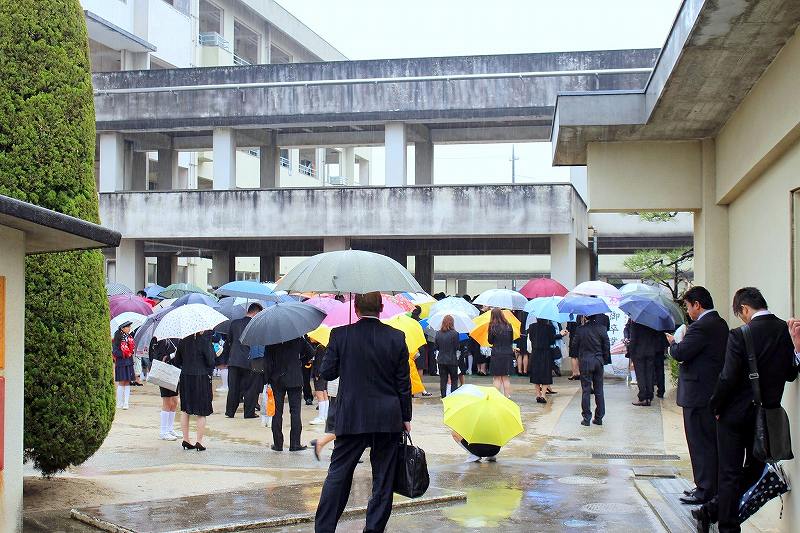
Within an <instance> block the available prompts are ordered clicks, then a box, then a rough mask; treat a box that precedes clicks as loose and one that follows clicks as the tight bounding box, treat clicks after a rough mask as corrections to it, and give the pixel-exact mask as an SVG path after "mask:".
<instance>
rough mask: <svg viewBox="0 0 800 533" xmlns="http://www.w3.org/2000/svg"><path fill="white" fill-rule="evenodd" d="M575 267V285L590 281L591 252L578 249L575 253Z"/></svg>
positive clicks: (585, 249) (586, 249)
mask: <svg viewBox="0 0 800 533" xmlns="http://www.w3.org/2000/svg"><path fill="white" fill-rule="evenodd" d="M576 260H577V266H576V271H575V281H576V283H583V282H584V281H589V280H591V279H592V273H591V270H592V252H591V250H589V249H588V248H579V249H578V250H577V251H576Z"/></svg>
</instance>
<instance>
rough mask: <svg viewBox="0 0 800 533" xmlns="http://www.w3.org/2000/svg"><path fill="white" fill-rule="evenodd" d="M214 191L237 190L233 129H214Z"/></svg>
mask: <svg viewBox="0 0 800 533" xmlns="http://www.w3.org/2000/svg"><path fill="white" fill-rule="evenodd" d="M213 147H214V155H213V158H214V190H216V191H224V190H230V189H235V188H236V135H234V131H233V129H231V128H214V138H213Z"/></svg>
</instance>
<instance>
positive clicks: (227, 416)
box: [225, 415, 234, 418]
mask: <svg viewBox="0 0 800 533" xmlns="http://www.w3.org/2000/svg"><path fill="white" fill-rule="evenodd" d="M225 418H234V416H233V415H225Z"/></svg>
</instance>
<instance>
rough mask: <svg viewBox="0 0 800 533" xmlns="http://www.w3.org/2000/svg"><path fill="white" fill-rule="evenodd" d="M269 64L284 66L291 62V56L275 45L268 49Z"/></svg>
mask: <svg viewBox="0 0 800 533" xmlns="http://www.w3.org/2000/svg"><path fill="white" fill-rule="evenodd" d="M269 62H270V63H272V64H273V65H285V64H286V63H291V62H292V56H290V55H289V54H287V53H286V52H284V51H283V50H281V49H280V48H278V47H277V46H275V45H272V46H270V48H269Z"/></svg>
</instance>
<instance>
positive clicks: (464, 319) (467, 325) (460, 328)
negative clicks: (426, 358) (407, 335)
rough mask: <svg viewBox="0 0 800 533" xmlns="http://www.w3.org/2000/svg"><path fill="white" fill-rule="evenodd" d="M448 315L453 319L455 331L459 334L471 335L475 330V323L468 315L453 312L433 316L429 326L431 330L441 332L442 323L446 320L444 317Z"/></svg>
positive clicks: (429, 320) (430, 318) (429, 319)
mask: <svg viewBox="0 0 800 533" xmlns="http://www.w3.org/2000/svg"><path fill="white" fill-rule="evenodd" d="M448 315H449V316H451V317H453V327H455V330H456V331H457V332H459V333H469V332H470V331H472V330H473V329H475V323H474V322H473V321H472V319H471V318H470V317H469V316H468V315H465V314H463V313H458V312H456V311H452V312H448V311H442V312H439V313H436V314H435V315H431V316H430V317H429V318H428V325H429V326H430V327H431V328H433V329H435V330H436V331H439V330H440V329H442V321H443V320H444V317H446V316H448Z"/></svg>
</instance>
